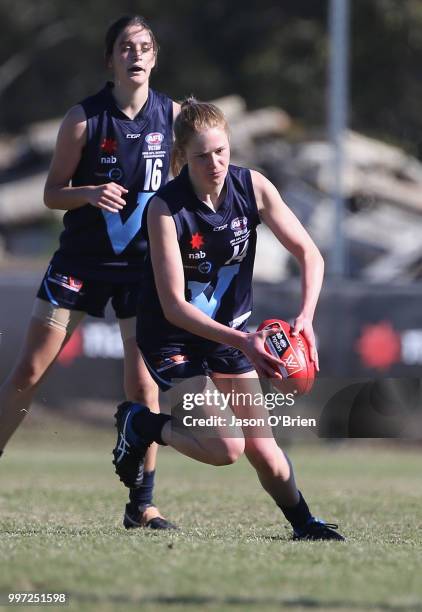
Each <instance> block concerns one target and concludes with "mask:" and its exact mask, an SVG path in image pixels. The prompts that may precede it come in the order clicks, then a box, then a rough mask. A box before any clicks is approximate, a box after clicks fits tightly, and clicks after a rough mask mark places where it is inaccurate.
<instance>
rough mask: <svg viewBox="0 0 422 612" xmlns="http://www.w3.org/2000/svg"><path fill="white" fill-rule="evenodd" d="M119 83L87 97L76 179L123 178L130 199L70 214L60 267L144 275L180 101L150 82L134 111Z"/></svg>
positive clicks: (103, 275) (116, 276)
mask: <svg viewBox="0 0 422 612" xmlns="http://www.w3.org/2000/svg"><path fill="white" fill-rule="evenodd" d="M112 88H113V84H112V83H107V85H106V86H105V87H104V88H103V89H102V90H101V91H100V92H98V93H97V94H96V95H94V96H91V97H89V98H86V99H85V100H83V101H82V102H81V103H80V104H81V105H82V107H83V109H84V111H85V114H86V118H87V142H86V146H85V148H84V150H83V152H82V156H81V160H80V163H79V165H78V167H77V169H76V172H75V174H74V176H73V178H72V185H73V186H82V185H101V184H103V183H107V182H112V181H113V182H116V183H118V184H120V185H122V186H123V187H125V188H126V189H128V193H127V194H126V195H125V196H123V197H124V198H125V200H126V206H125V207H124V209H123V210H121V211H119V212H118V213H111V212H107V211H104V210H101V209H99V208H96V207H94V206H91V205H90V204H87V205H86V206H82V207H81V208H77V209H75V210H69V211H67V212H66V213H65V215H64V219H63V221H64V231H63V232H62V234H61V236H60V247H59V249H58V250H57V251H56V253H55V254H54V257H53V260H52V264H53V266H54V267H56V268H58V269H61V268H63V269H64V270H66V272H67V273H68V274H73V275H75V276H78V278H95V279H98V280H108V281H126V280H128V281H129V280H137V279H139V276H140V270H141V269H142V266H143V261H144V258H145V252H146V241H145V237H144V233H143V231H142V230H141V223H142V217H143V212H144V209H145V206H146V203H147V202H148V200H149V198H150V197H151V196H152V195H154V193H155V192H156V191H157V190H158V189H159V188H160V187H161V186H162V185H164V184H165V183H166V182H167V180H168V175H169V169H170V152H171V147H172V140H173V131H172V130H173V103H172V100H171V99H170V98H168V97H167V96H165V95H163V94H161V93H157V92H156V91H154V90H152V89H150V90H149V94H148V100H147V102H146V104H145V106H144V107H143V108H142V110H141V111H140V112H139V114H138V115H137V116H136V117H135V118H134V119H133V120H132V119H129V118H128V117H127V116H126V115H125V114H124V113H123V112H122V111H121V110H120V109H119V108H118V107H117V105H116V103H115V101H114V98H113V95H112Z"/></svg>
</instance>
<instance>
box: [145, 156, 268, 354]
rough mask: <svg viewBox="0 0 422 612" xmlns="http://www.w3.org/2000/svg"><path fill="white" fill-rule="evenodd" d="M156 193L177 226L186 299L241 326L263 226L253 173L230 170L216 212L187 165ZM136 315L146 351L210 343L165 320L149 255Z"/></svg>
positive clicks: (227, 322)
mask: <svg viewBox="0 0 422 612" xmlns="http://www.w3.org/2000/svg"><path fill="white" fill-rule="evenodd" d="M157 195H158V197H160V199H162V200H164V202H166V204H167V206H168V208H169V211H170V213H171V214H172V217H173V219H174V222H175V226H176V231H177V240H178V244H179V249H180V254H181V258H182V263H183V270H184V276H185V298H186V300H187V301H188V302H190V303H191V304H192V305H193V306H196V308H198V309H199V310H201V311H202V312H204V313H205V314H207V315H208V316H209V317H211V318H212V319H214V320H216V321H218V322H219V323H222V324H224V325H228V326H231V327H240V328H242V327H243V326H245V325H246V321H247V319H248V317H249V315H250V312H251V310H252V274H253V265H254V259H255V246H256V227H257V225H258V224H259V215H258V210H257V206H256V201H255V195H254V191H253V185H252V179H251V174H250V170H248V169H246V168H240V167H237V166H233V165H230V166H229V170H228V174H227V177H226V182H225V197H224V200H223V202H222V203H221V204H220V206H219V208H218V210H217V211H214V210H212V209H211V208H210V207H209V206H207V205H206V204H205V203H204V202H201V201H200V200H199V199H198V198H197V196H196V194H195V192H194V190H193V188H192V185H191V182H190V179H189V173H188V169H187V167H186V166H185V168H184V169H183V170H182V172H181V173H180V175H179V176H178V177H177V178H176V179H174V180H173V181H170V183H168V184H167V185H166V186H165V187H162V188H161V189H160V190H159V191H158V194H157ZM138 314H139V316H138V344H139V346H140V347H141V349H145V351H149V352H155V351H157V350H160V347H161V348H162V347H163V346H166V347H169V346H171V347H178V346H188V345H192V344H193V345H195V344H196V345H197V344H198V343H199V342H200V343H202V344H203V343H204V342H208V341H205V340H204V339H203V338H201V339H200V338H198V337H197V336H195V335H193V334H191V333H189V332H187V331H185V330H182V329H180V328H178V327H176V326H174V325H172V324H171V323H170V322H169V321H167V320H166V319H165V317H164V313H163V310H162V308H161V305H160V301H159V298H158V293H157V289H156V286H155V281H154V274H153V271H152V265H151V261H150V258H149V257H147V260H146V266H145V272H144V276H143V281H142V286H141V291H140V302H139V313H138Z"/></svg>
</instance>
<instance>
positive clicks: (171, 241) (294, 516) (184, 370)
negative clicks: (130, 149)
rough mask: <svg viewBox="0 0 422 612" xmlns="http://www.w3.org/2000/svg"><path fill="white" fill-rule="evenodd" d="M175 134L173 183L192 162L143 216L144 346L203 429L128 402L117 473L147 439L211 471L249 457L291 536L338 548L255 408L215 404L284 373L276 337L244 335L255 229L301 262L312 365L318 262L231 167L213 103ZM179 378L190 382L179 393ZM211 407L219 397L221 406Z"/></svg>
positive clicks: (191, 106) (140, 330) (300, 323)
mask: <svg viewBox="0 0 422 612" xmlns="http://www.w3.org/2000/svg"><path fill="white" fill-rule="evenodd" d="M174 131H175V143H174V148H173V154H172V155H173V164H172V166H173V172H174V175H175V176H176V175H177V173H178V172H179V170H180V167H181V165H182V164H185V165H184V166H183V168H182V170H181V172H180V174H178V176H176V178H175V179H174V180H173V181H171V182H170V183H168V184H167V185H166V186H165V187H163V188H162V189H160V190H159V192H158V194H157V195H156V196H155V197H154V198H153V199H152V200H151V202H150V204H149V207H148V213H147V216H148V240H149V259H148V261H147V265H146V267H145V276H144V279H143V282H142V290H141V292H140V296H141V298H140V304H139V308H140V310H139V316H138V323H137V339H138V345H139V347H140V349H141V352H142V354H143V356H144V359H145V363H146V365H147V367H148V369H149V371H150V372H151V374H152V376H153V378H154V379H155V380H156V381H157V383H158V385H159V386H160V387H161V388H162V389H163V390H168V389H171V388H173V389H174V390H173V393H174V397H173V398H172V405H173V406H175V407H176V410H177V407H179V410H180V406H183V405H184V404H185V400H186V398H187V397H188V398H189V402H192V403H193V406H194V408H196V409H197V411H196V414H200V415H201V416H202V417H205V418H203V419H202V425H201V419H199V418H198V421H197V423H196V424H197V425H198V427H197V428H196V429H192V428H191V425H194V423H192V421H193V418H192V420H191V422H190V424H188V423H186V427H184V428H181V427H179V424H178V420H177V418H175V417H174V416H173V417H172V416H168V415H164V414H153V413H152V412H151V411H150V410H149V409H148V407H146V406H144V405H142V404H141V403H132V402H124V403H123V404H121V405H120V406H119V408H118V412H117V419H116V423H117V429H118V438H117V444H116V447H115V449H114V451H113V452H114V464H115V467H116V472H117V474H118V475H119V477H120V478H121V479H122V480H123V481H124V482H125V481H126V482H130V481H131V479H132V478H133V476H134V474H135V475H136V473H137V469H138V467H137V466H138V463H139V461H142V458H143V456H144V454H145V451H146V449H147V448H148V445H149V444H150V443H151V442H152V441H155V442H158V443H160V444H168V445H170V446H172V447H173V448H175V449H176V450H178V451H180V452H181V453H183V454H185V455H187V456H188V457H191V458H193V459H196V460H198V461H202V462H204V463H208V464H211V465H225V464H229V463H232V462H234V461H235V460H236V459H237V458H238V457H239V456H240V455H241V454H242V453H243V452H244V453H245V454H246V456H247V458H248V460H249V461H250V463H251V464H252V466H253V467H254V468H255V470H256V472H257V475H258V478H259V480H260V482H261V484H262V486H263V487H264V489H265V490H266V491H267V492H268V493H269V494H270V495H271V497H272V498H273V499H274V501H275V502H276V504H277V505H278V506H279V507H280V508H281V510H282V512H283V513H284V515H285V517H286V518H287V520H288V521H290V523H291V524H292V526H293V534H294V538H296V539H312V540H314V539H315V540H320V539H324V540H343V539H344V538H343V537H342V536H341V535H340V534H339V533H338V532H337V531H335V529H336V528H337V526H336V525H329V524H327V523H325V522H324V521H321V520H319V519H316V518H315V517H313V516H312V514H311V513H310V511H309V508H308V506H307V504H306V502H305V500H304V498H303V497H302V495H301V493H300V492H299V491H298V489H297V487H296V484H295V479H294V475H293V470H292V466H291V463H290V462H289V459H288V458H287V456H286V455H285V454H284V453H283V451H282V450H281V449H280V448H279V447H278V446H277V444H276V442H275V440H274V437H273V435H272V432H271V428H269V427H267V426H265V424H264V425H263V426H260V425H259V424H255V423H254V422H253V421H252V420H251V419H249V420H248V418H249V417H253V416H254V415H255V413H256V411H255V409H254V406H252V405H248V404H247V403H243V405H240V404H238V403H237V402H236V401H235V402H233V403H232V405H231V409H232V411H233V413H234V417H235V418H234V419H231V418H230V417H229V415H228V413H227V411H225V413H224V417H225V418H222V412H221V410H220V406H219V405H218V400H217V399H215V395H213V391H216V390H218V391H219V392H221V393H222V394H224V395H225V396H226V397H227V396H229V397H230V396H231V397H245V398H247V397H248V395H247V394H248V392H252V393H251V395H250V396H251V397H254V396H255V392H256V383H257V377H258V376H261V377H273V378H274V377H276V374H275V373H274V372H275V369H276V368H277V367H278V366H280V362H279V360H278V359H276V358H275V357H273V356H271V355H269V354H268V353H267V352H266V351H265V348H264V341H265V338H266V337H267V335H268V334H269V333H271V332H263V331H261V332H258V333H247V331H246V328H245V326H246V321H247V319H248V317H249V315H250V314H251V304H252V295H251V282H252V271H253V263H254V254H255V243H256V227H257V225H258V223H260V221H263V222H264V223H266V224H267V225H268V226H269V228H270V229H271V230H272V232H273V233H274V235H275V236H276V237H277V239H278V240H279V241H280V243H281V244H282V245H284V246H285V247H286V248H287V249H288V250H289V251H290V252H291V253H292V254H293V255H294V256H295V257H296V258H297V259H298V261H299V263H300V266H301V270H302V279H303V281H302V286H303V301H302V307H301V310H300V312H299V314H298V316H297V318H296V321H295V325H294V330H293V331H294V333H295V334H297V333H299V332H303V334H304V335H305V337H306V339H307V341H308V343H309V347H310V355H311V358H312V360H313V361H314V363H315V365H316V367H318V356H317V351H316V347H315V338H314V332H313V328H312V320H313V316H314V311H315V307H316V304H317V300H318V296H319V293H320V289H321V283H322V278H323V267H324V266H323V260H322V257H321V255H320V253H319V251H318V249H317V248H316V246H315V244H314V243H313V241H312V240H311V238H310V236H309V235H308V234H307V232H306V231H305V229H304V228H303V227H302V225H301V224H300V223H299V221H298V219H297V218H296V217H295V216H294V214H293V213H292V212H291V211H290V210H289V208H288V207H287V206H286V205H285V203H284V202H283V201H282V199H281V198H280V196H279V194H278V192H277V190H276V189H275V187H274V186H273V185H272V183H270V182H269V181H268V180H267V179H266V178H265V177H264V176H263V175H262V174H260V173H259V172H255V171H253V170H248V169H246V168H240V167H236V166H233V165H230V148H229V138H228V127H227V123H226V120H225V118H224V115H223V114H222V113H221V111H220V110H219V109H218V108H217V107H216V106H214V105H212V104H207V103H200V102H197V101H196V100H195V99H193V98H189V99H187V100H186V101H185V102H184V103H183V104H182V109H181V113H180V115H179V116H178V117H177V119H176V122H175V128H174ZM185 379H188V380H185ZM178 381H183V382H181V383H180V384H178V385H177V386H176V383H177V382H178ZM230 394H233V395H230ZM242 394H243V395H242ZM217 395H218V394H217ZM205 398H211V399H212V398H214V399H215V402H214V404H213V402H207V401H205ZM190 407H192V406H190ZM208 423H209V424H210V433H208V434H207V432H206V430H205V432H204V428H203V427H202V434H201V426H203V425H204V424H205V425H207V424H208ZM228 425H230V429H228Z"/></svg>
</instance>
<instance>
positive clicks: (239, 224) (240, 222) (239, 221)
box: [230, 217, 248, 231]
mask: <svg viewBox="0 0 422 612" xmlns="http://www.w3.org/2000/svg"><path fill="white" fill-rule="evenodd" d="M247 227H248V220H247V218H246V217H236V219H233V221H232V222H231V223H230V229H232V230H233V231H239V230H244V229H246V228H247Z"/></svg>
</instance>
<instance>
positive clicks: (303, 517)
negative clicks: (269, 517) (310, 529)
mask: <svg viewBox="0 0 422 612" xmlns="http://www.w3.org/2000/svg"><path fill="white" fill-rule="evenodd" d="M299 497H300V499H299V501H298V503H297V504H296V506H290V507H287V506H279V508H280V510H281V511H282V512H283V514H284V516H285V517H286V519H287V520H288V521H289V523H290V524H291V525H292V527H299V528H300V527H303V525H305V523H307V522H308V521H309V519H310V518H312V514H311V512H310V510H309V508H308V504H307V503H306V501H305V500H304V499H303V496H302V493H301V492H300V491H299Z"/></svg>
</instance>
